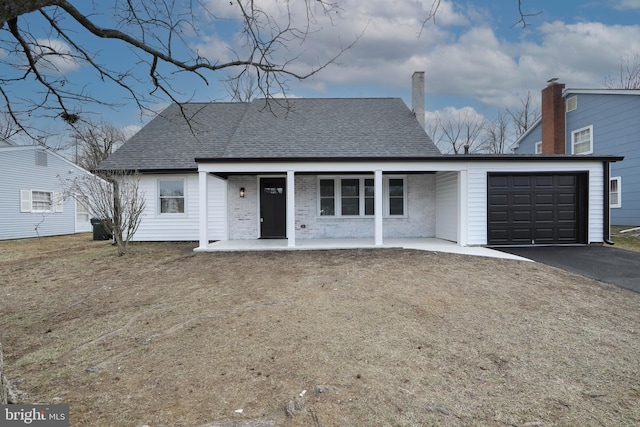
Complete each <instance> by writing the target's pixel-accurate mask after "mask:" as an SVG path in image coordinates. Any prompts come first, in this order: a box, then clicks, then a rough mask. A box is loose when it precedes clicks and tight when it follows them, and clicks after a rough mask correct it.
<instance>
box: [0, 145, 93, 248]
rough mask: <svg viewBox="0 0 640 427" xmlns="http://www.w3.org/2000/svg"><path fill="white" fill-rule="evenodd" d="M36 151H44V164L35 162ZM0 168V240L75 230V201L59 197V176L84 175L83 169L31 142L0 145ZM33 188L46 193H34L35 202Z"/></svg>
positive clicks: (64, 178) (66, 232)
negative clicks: (40, 164)
mask: <svg viewBox="0 0 640 427" xmlns="http://www.w3.org/2000/svg"><path fill="white" fill-rule="evenodd" d="M36 151H39V152H41V153H42V154H41V156H42V155H44V154H46V162H47V163H46V167H45V166H38V165H36V158H37V157H36V156H37V155H36V154H35V153H36ZM41 160H42V157H41ZM0 171H2V172H1V173H0V175H1V176H0V181H2V185H0V218H2V221H0V240H7V239H21V238H32V237H44V236H56V235H63V234H73V233H75V232H76V210H75V202H74V200H73V198H64V197H63V195H64V194H65V188H64V183H63V180H66V179H69V180H71V179H74V178H79V177H84V176H87V174H88V172H87V171H84V170H82V169H81V168H79V167H78V166H77V165H74V164H73V163H71V162H69V161H68V160H66V159H64V158H63V157H61V156H59V155H57V154H55V153H52V152H45V151H43V150H42V149H40V148H37V147H34V146H16V147H2V148H0ZM33 191H35V192H37V193H46V196H45V195H43V194H36V198H35V199H34V201H35V206H33V205H32V203H33V201H32V192H33ZM49 200H50V201H49Z"/></svg>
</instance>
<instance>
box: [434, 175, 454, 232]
mask: <svg viewBox="0 0 640 427" xmlns="http://www.w3.org/2000/svg"><path fill="white" fill-rule="evenodd" d="M458 179H459V178H458V173H457V172H438V173H437V174H436V200H437V201H438V203H437V206H436V237H437V238H439V239H445V240H450V241H452V242H457V241H458V218H459V214H458V200H459V199H458Z"/></svg>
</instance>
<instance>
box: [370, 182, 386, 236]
mask: <svg viewBox="0 0 640 427" xmlns="http://www.w3.org/2000/svg"><path fill="white" fill-rule="evenodd" d="M373 185H374V199H373V207H374V210H373V212H374V217H375V220H374V223H375V231H374V236H375V239H374V240H375V245H376V246H382V245H383V244H384V242H383V238H382V236H383V230H382V216H383V213H382V171H381V170H377V171H375V172H374V181H373Z"/></svg>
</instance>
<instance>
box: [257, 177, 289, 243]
mask: <svg viewBox="0 0 640 427" xmlns="http://www.w3.org/2000/svg"><path fill="white" fill-rule="evenodd" d="M285 185H286V181H285V178H260V238H262V239H284V238H286V237H287V231H286V230H287V215H286V212H287V191H286V186H285Z"/></svg>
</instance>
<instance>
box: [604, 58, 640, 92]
mask: <svg viewBox="0 0 640 427" xmlns="http://www.w3.org/2000/svg"><path fill="white" fill-rule="evenodd" d="M604 86H605V87H606V88H607V89H640V54H638V53H636V54H635V55H634V57H633V59H631V58H630V57H629V56H625V57H622V58H620V68H619V70H618V74H617V75H612V74H610V75H608V76H607V77H605V78H604Z"/></svg>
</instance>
